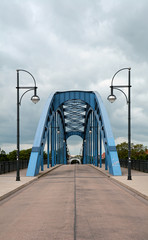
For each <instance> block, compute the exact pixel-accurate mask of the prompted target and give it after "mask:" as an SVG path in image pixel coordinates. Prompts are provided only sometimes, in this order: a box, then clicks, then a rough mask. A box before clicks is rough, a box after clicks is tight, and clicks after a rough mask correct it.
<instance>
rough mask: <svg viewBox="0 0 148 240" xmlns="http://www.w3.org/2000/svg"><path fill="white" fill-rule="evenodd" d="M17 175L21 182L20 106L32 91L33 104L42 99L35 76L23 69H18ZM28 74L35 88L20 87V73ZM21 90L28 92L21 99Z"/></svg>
mask: <svg viewBox="0 0 148 240" xmlns="http://www.w3.org/2000/svg"><path fill="white" fill-rule="evenodd" d="M16 71H17V87H16V89H17V159H16V160H17V174H16V181H20V167H19V155H20V119H19V118H20V109H19V108H20V105H21V100H22V98H23V96H24V95H25V93H27V92H29V91H31V90H34V95H33V96H32V97H31V101H32V102H33V103H35V104H36V103H37V102H38V101H39V100H40V98H39V97H38V96H37V94H36V92H37V86H36V81H35V78H34V77H33V75H32V74H31V73H30V72H28V71H26V70H23V69H17V70H16ZM21 71H22V72H26V73H28V74H29V75H30V76H31V77H32V78H33V80H34V87H20V86H19V72H21ZM20 89H27V91H25V92H24V93H23V94H22V96H21V98H20V96H19V90H20Z"/></svg>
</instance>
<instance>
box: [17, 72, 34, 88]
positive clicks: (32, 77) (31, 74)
mask: <svg viewBox="0 0 148 240" xmlns="http://www.w3.org/2000/svg"><path fill="white" fill-rule="evenodd" d="M16 71H21V72H26V73H28V74H29V75H30V76H31V77H32V78H33V81H34V84H35V87H36V80H35V78H34V76H33V75H32V74H31V73H30V72H28V71H27V70H24V69H17V70H16Z"/></svg>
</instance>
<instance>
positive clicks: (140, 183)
mask: <svg viewBox="0 0 148 240" xmlns="http://www.w3.org/2000/svg"><path fill="white" fill-rule="evenodd" d="M92 166H93V165H92ZM93 167H94V166H93ZM94 168H96V169H97V170H99V171H101V172H102V173H103V174H105V175H107V176H108V177H110V178H111V179H112V180H114V181H116V182H117V183H119V184H121V185H123V186H124V187H126V188H128V189H129V190H132V191H133V192H135V193H137V194H139V195H140V196H141V197H144V198H145V199H147V200H148V173H144V172H140V171H136V170H131V176H132V180H127V176H128V169H127V168H121V171H122V176H112V175H111V174H109V172H108V171H106V170H105V166H104V165H103V166H102V168H98V167H94Z"/></svg>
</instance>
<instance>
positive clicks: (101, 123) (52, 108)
mask: <svg viewBox="0 0 148 240" xmlns="http://www.w3.org/2000/svg"><path fill="white" fill-rule="evenodd" d="M73 135H77V136H79V137H81V138H82V141H83V144H82V152H83V159H82V164H88V163H89V164H94V165H95V166H98V165H99V166H100V167H101V166H102V159H101V156H102V144H103V145H104V149H105V169H109V172H110V173H111V174H113V175H121V169H120V163H119V159H118V155H117V151H116V147H115V141H114V137H113V134H112V130H111V126H110V122H109V119H108V115H107V112H106V110H105V107H104V104H103V102H102V99H101V97H100V95H99V94H98V93H97V92H92V91H90V92H89V91H86V92H85V91H66V92H55V93H52V94H51V95H50V96H49V98H48V100H47V103H46V104H45V107H44V109H43V113H42V115H41V118H40V121H39V124H38V128H37V131H36V135H35V139H34V143H33V147H32V152H31V156H30V160H29V166H28V170H27V176H35V175H37V174H38V173H39V169H40V167H41V170H43V152H44V148H45V145H47V167H49V161H50V159H49V156H50V154H49V153H50V152H51V166H54V165H56V164H67V157H68V155H67V139H68V138H69V137H70V136H73Z"/></svg>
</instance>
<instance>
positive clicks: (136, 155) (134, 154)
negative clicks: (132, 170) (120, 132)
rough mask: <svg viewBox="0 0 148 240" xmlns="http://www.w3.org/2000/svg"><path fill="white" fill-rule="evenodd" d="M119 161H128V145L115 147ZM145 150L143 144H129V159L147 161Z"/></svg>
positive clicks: (123, 144) (122, 144)
mask: <svg viewBox="0 0 148 240" xmlns="http://www.w3.org/2000/svg"><path fill="white" fill-rule="evenodd" d="M116 148H117V152H118V156H119V159H128V143H126V142H123V143H121V144H118V145H117V146H116ZM146 150H147V148H146V147H145V146H144V145H143V144H135V145H134V144H133V143H132V144H131V158H132V159H135V160H137V159H140V160H144V159H147V157H148V156H147V154H146Z"/></svg>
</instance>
